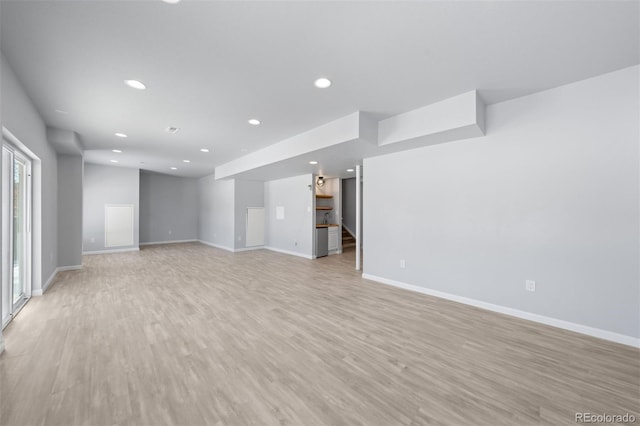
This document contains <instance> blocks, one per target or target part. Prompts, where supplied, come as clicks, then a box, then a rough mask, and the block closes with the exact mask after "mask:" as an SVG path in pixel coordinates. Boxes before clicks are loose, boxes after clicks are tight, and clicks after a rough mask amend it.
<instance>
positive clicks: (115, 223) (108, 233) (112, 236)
mask: <svg viewBox="0 0 640 426" xmlns="http://www.w3.org/2000/svg"><path fill="white" fill-rule="evenodd" d="M104 222H105V223H104V245H105V247H122V246H132V245H133V204H107V205H105V220H104Z"/></svg>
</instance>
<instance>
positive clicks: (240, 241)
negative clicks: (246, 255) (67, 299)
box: [234, 179, 264, 249]
mask: <svg viewBox="0 0 640 426" xmlns="http://www.w3.org/2000/svg"><path fill="white" fill-rule="evenodd" d="M234 204H235V212H234V213H235V214H234V216H235V226H234V227H235V237H236V238H235V244H234V248H235V249H243V248H246V247H247V207H264V182H259V181H254V180H238V179H236V180H235V202H234Z"/></svg>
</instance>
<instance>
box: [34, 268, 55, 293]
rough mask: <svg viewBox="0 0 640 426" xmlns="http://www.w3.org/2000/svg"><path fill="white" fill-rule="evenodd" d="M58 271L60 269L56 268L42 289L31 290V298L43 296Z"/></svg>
mask: <svg viewBox="0 0 640 426" xmlns="http://www.w3.org/2000/svg"><path fill="white" fill-rule="evenodd" d="M58 271H60V268H56V269H55V270H54V271H53V272H52V273H51V275H50V276H49V279H48V280H47V282H45V283H44V285H43V286H42V288H39V289H37V290H32V291H31V295H32V296H36V297H38V296H42V295H43V294H44V292H45V291H47V289H48V288H49V286H50V285H51V283H52V282H53V280H54V279H55V278H56V275H58Z"/></svg>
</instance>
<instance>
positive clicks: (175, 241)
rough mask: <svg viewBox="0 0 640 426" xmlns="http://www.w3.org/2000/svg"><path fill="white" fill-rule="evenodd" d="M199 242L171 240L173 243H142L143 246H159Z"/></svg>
mask: <svg viewBox="0 0 640 426" xmlns="http://www.w3.org/2000/svg"><path fill="white" fill-rule="evenodd" d="M197 241H198V240H171V241H152V242H148V243H140V245H141V246H154V245H158V244H177V243H195V242H197Z"/></svg>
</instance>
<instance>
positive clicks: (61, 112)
mask: <svg viewBox="0 0 640 426" xmlns="http://www.w3.org/2000/svg"><path fill="white" fill-rule="evenodd" d="M55 111H56V112H57V113H58V114H64V115H67V114H69V112H68V111H63V110H61V109H56V110H55Z"/></svg>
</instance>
